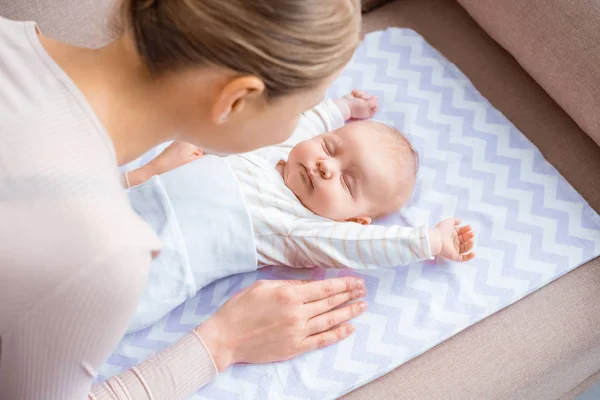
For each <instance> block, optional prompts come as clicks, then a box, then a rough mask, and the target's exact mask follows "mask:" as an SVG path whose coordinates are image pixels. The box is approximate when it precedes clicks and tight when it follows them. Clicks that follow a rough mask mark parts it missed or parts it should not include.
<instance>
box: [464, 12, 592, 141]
mask: <svg viewBox="0 0 600 400" xmlns="http://www.w3.org/2000/svg"><path fill="white" fill-rule="evenodd" d="M458 1H459V3H460V4H461V5H462V6H463V7H464V8H465V9H466V10H467V11H468V12H469V14H471V16H472V17H473V18H474V19H475V20H476V21H477V22H478V23H479V25H481V27H482V28H484V29H485V30H486V31H487V32H488V34H489V35H490V36H491V37H492V38H494V40H496V41H497V42H498V43H499V44H500V45H501V46H502V47H504V48H505V49H506V50H507V51H508V52H509V53H511V54H512V56H513V57H514V58H515V59H516V60H517V61H518V62H519V64H521V66H522V67H523V68H524V69H525V70H526V71H527V72H528V73H529V74H530V75H531V76H532V77H533V78H534V79H535V80H536V81H537V82H538V83H539V84H540V86H542V87H543V88H544V90H545V91H546V92H547V93H548V94H549V95H550V96H551V97H552V98H553V99H554V101H556V102H557V103H558V104H559V105H560V106H561V107H562V108H563V109H564V110H565V111H566V112H567V113H568V114H569V115H570V116H571V118H573V120H574V121H575V122H576V123H577V124H578V125H579V126H580V127H581V128H582V129H583V130H584V131H585V132H586V133H587V134H588V135H589V136H591V137H592V139H594V141H596V143H597V144H598V145H600V29H599V26H600V3H598V1H596V0H580V1H564V0H530V1H522V0H458Z"/></svg>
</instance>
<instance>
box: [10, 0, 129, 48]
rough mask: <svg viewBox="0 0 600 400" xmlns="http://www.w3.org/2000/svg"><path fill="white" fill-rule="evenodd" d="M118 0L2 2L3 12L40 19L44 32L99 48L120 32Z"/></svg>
mask: <svg viewBox="0 0 600 400" xmlns="http://www.w3.org/2000/svg"><path fill="white" fill-rule="evenodd" d="M118 4H119V1H117V0H61V1H60V4H58V3H57V2H56V1H55V0H10V1H0V15H2V16H3V17H5V18H9V19H14V20H28V21H35V22H37V24H38V26H39V27H40V29H41V31H42V33H43V34H44V35H46V36H49V37H52V38H55V39H58V40H60V41H63V42H66V43H70V44H72V45H76V46H83V47H90V48H95V47H100V46H102V45H104V44H106V43H108V42H110V41H111V40H112V39H113V38H115V37H116V35H117V33H118V25H117V24H116V23H115V21H116V19H115V18H114V16H115V13H116V7H117V6H118Z"/></svg>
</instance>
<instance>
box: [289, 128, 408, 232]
mask: <svg viewBox="0 0 600 400" xmlns="http://www.w3.org/2000/svg"><path fill="white" fill-rule="evenodd" d="M281 172H282V176H283V180H284V182H285V184H286V186H287V187H288V188H289V189H290V190H292V192H294V194H295V195H296V196H297V197H298V199H299V200H300V201H301V202H302V204H304V206H305V207H307V208H308V209H310V210H311V211H313V212H314V213H315V214H318V215H320V216H322V217H326V218H330V219H333V220H336V221H354V222H358V223H363V224H365V223H370V222H371V220H372V219H373V218H377V217H380V216H383V215H385V214H389V213H391V212H393V211H395V210H397V209H398V208H400V207H402V206H403V205H404V204H405V203H406V202H407V201H408V200H409V198H410V196H411V195H412V192H413V189H414V186H415V180H416V173H417V157H416V153H415V151H414V150H413V148H412V146H411V145H410V143H409V141H408V140H407V139H406V138H405V137H404V136H403V135H402V134H401V133H400V132H399V131H398V130H396V129H394V128H391V127H389V126H387V125H384V124H381V123H378V122H374V121H359V122H354V123H351V124H348V125H345V126H344V127H342V128H340V129H336V130H335V131H332V132H328V133H325V134H323V135H319V136H316V137H315V138H313V139H310V140H306V141H304V142H301V143H299V144H297V145H296V146H295V147H294V148H293V149H292V151H291V152H290V155H289V158H288V161H287V163H286V164H285V165H284V166H283V169H282V171H281Z"/></svg>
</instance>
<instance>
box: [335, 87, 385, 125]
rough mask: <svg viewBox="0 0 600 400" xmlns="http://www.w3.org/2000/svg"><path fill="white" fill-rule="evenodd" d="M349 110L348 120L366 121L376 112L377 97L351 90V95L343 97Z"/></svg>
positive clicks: (377, 105)
mask: <svg viewBox="0 0 600 400" xmlns="http://www.w3.org/2000/svg"><path fill="white" fill-rule="evenodd" d="M343 99H344V101H345V102H346V103H347V104H348V107H349V108H350V118H353V119H367V118H371V117H372V116H373V115H375V113H376V112H377V109H378V107H379V104H378V101H377V96H374V95H369V94H367V93H365V92H361V91H358V90H353V91H352V93H350V94H347V95H346V96H344V97H343Z"/></svg>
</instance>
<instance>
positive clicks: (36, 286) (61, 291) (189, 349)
mask: <svg viewBox="0 0 600 400" xmlns="http://www.w3.org/2000/svg"><path fill="white" fill-rule="evenodd" d="M1 236H2V235H1V232H0V237H1ZM149 264H150V253H149V252H148V251H135V250H125V251H121V252H118V253H114V254H113V255H112V256H109V257H106V258H104V259H103V260H102V261H101V262H97V263H95V264H93V265H89V266H88V267H87V268H81V269H79V270H77V271H74V270H70V269H67V268H66V267H64V266H63V267H62V269H61V268H59V267H60V265H56V266H54V265H53V267H56V268H52V269H49V270H48V271H50V270H52V271H53V272H54V273H53V274H50V273H43V274H39V275H40V276H39V277H38V278H36V279H34V278H32V277H30V278H28V279H21V278H20V277H19V276H26V275H27V274H26V272H24V270H25V268H21V269H20V270H19V271H16V273H13V274H12V275H11V273H10V270H8V271H7V270H3V269H2V268H1V267H0V271H2V272H4V277H5V280H0V312H1V315H0V337H1V338H2V362H1V363H0V387H1V388H2V389H1V390H0V392H1V395H0V398H2V399H26V400H28V399H48V400H53V399H56V400H58V399H61V400H62V399H74V400H83V399H85V398H88V397H89V398H90V399H93V400H104V399H110V400H146V399H161V400H175V399H185V398H187V397H189V396H190V395H191V394H192V393H193V392H195V391H196V390H198V389H199V388H200V387H202V386H204V385H205V384H206V383H208V382H210V381H211V380H212V379H214V378H215V377H216V375H217V370H216V367H215V365H214V362H213V360H212V358H211V356H210V354H209V353H208V351H207V350H206V348H205V347H204V345H203V343H202V340H201V339H200V338H199V337H198V336H197V335H196V334H195V333H194V332H192V333H190V334H188V335H187V336H185V337H184V338H183V339H182V340H180V341H179V342H178V343H176V344H174V345H173V346H171V347H170V348H167V349H166V350H164V351H162V352H161V353H159V354H157V355H155V356H154V357H152V358H150V359H149V360H147V361H145V362H143V363H141V364H140V365H137V366H135V367H134V368H132V369H130V370H128V371H126V372H124V373H122V374H120V375H118V376H116V377H113V378H110V379H109V380H108V381H107V382H105V383H101V384H98V385H95V386H94V387H92V389H91V393H90V387H91V386H92V380H93V379H94V377H95V376H96V371H97V370H98V369H99V368H100V366H101V365H102V363H103V362H104V361H105V359H106V358H107V357H108V356H109V355H110V353H111V352H112V351H113V349H115V348H116V346H117V344H118V342H119V340H120V339H121V337H122V335H123V333H124V331H125V328H126V326H127V323H128V321H129V318H130V316H131V315H132V314H133V311H134V309H135V307H136V305H137V301H138V298H139V293H140V291H141V290H142V288H143V286H144V283H145V280H146V275H147V272H144V271H147V269H148V266H149ZM7 272H8V276H7V275H6V273H7ZM19 274H20V275H19ZM27 293H29V295H27ZM11 304H14V305H15V306H14V307H12V306H11ZM17 305H18V307H17ZM11 313H13V314H11ZM11 315H12V316H11Z"/></svg>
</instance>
